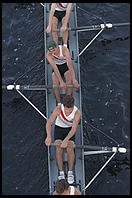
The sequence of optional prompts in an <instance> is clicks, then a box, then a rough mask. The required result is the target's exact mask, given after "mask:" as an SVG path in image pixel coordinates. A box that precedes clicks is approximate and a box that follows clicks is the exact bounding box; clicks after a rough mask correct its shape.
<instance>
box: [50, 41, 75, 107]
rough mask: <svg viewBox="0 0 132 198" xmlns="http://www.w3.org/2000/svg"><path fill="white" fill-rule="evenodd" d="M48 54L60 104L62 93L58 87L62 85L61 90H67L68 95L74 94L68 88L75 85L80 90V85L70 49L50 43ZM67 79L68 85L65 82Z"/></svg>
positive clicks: (53, 42) (55, 91)
mask: <svg viewBox="0 0 132 198" xmlns="http://www.w3.org/2000/svg"><path fill="white" fill-rule="evenodd" d="M47 49H48V52H47V54H46V58H47V60H48V62H49V63H50V65H51V67H52V69H53V70H52V81H53V87H54V88H53V90H54V94H55V96H56V100H57V103H58V104H60V102H61V101H60V92H59V88H58V85H59V83H60V88H65V89H66V95H71V94H72V88H71V87H66V85H67V86H70V85H71V84H73V86H74V87H75V88H79V84H78V82H77V80H76V79H75V72H74V69H73V66H72V61H71V56H70V52H69V49H68V48H66V47H64V46H62V45H59V46H58V45H57V44H56V43H55V41H53V40H52V41H50V42H49V43H48V44H47ZM64 78H65V80H66V83H65V82H64V81H63V79H64Z"/></svg>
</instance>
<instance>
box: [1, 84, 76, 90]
mask: <svg viewBox="0 0 132 198" xmlns="http://www.w3.org/2000/svg"><path fill="white" fill-rule="evenodd" d="M66 87H73V85H66ZM53 88H60V86H55V85H53V86H52V85H7V86H2V89H7V90H14V89H15V90H34V91H37V90H39V91H41V90H47V89H53Z"/></svg>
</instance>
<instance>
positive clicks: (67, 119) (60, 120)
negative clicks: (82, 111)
mask: <svg viewBox="0 0 132 198" xmlns="http://www.w3.org/2000/svg"><path fill="white" fill-rule="evenodd" d="M76 111H77V107H76V106H75V105H74V108H73V111H72V112H71V114H70V115H68V116H66V114H65V112H64V105H63V104H61V113H60V115H58V116H57V118H56V121H55V125H57V126H59V127H62V128H68V127H72V123H73V119H74V116H75V113H76Z"/></svg>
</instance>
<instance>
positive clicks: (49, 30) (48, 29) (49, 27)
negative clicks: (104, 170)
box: [46, 25, 51, 33]
mask: <svg viewBox="0 0 132 198" xmlns="http://www.w3.org/2000/svg"><path fill="white" fill-rule="evenodd" d="M46 32H47V33H50V32H51V26H50V25H48V27H47V28H46Z"/></svg>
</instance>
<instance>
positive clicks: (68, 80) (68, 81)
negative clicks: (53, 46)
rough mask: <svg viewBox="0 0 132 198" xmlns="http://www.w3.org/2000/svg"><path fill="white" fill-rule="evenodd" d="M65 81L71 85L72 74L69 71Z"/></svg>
mask: <svg viewBox="0 0 132 198" xmlns="http://www.w3.org/2000/svg"><path fill="white" fill-rule="evenodd" d="M65 79H66V83H67V84H70V83H71V74H70V72H69V71H67V72H66V74H65Z"/></svg>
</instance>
